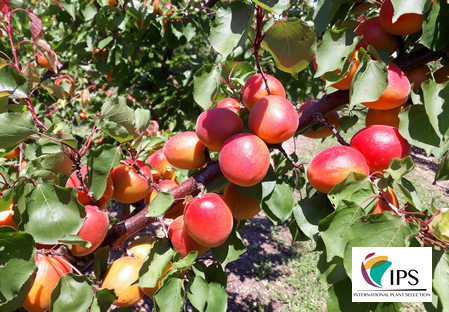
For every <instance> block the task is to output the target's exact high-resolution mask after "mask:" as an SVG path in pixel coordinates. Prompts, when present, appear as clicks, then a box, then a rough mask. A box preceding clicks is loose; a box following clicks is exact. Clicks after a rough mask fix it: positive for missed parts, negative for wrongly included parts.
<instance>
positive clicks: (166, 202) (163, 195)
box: [145, 192, 175, 217]
mask: <svg viewBox="0 0 449 312" xmlns="http://www.w3.org/2000/svg"><path fill="white" fill-rule="evenodd" d="M174 199H175V198H174V197H173V195H172V194H170V193H167V192H160V193H158V194H157V195H156V197H155V198H153V200H152V201H151V202H150V205H149V206H148V209H147V213H146V215H145V216H146V217H158V216H161V215H163V214H164V213H165V212H166V211H167V210H168V209H170V207H171V205H172V204H173V202H174V201H175V200H174Z"/></svg>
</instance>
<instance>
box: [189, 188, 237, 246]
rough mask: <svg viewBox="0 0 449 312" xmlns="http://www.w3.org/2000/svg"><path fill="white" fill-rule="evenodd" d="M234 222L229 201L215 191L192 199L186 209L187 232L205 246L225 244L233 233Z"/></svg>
mask: <svg viewBox="0 0 449 312" xmlns="http://www.w3.org/2000/svg"><path fill="white" fill-rule="evenodd" d="M233 222H234V221H233V217H232V213H231V209H230V208H229V205H228V203H227V202H226V201H225V200H224V199H223V197H222V196H220V195H218V194H215V193H208V194H204V195H203V196H202V197H201V198H198V197H197V198H194V199H192V200H190V201H189V202H188V203H187V205H186V208H185V210H184V224H185V229H186V230H187V233H189V234H190V236H191V237H192V238H193V239H194V240H195V241H196V242H197V243H198V244H200V245H203V246H205V247H217V246H220V245H221V244H223V243H224V242H225V241H226V239H227V238H228V237H229V235H230V234H231V231H232V227H233Z"/></svg>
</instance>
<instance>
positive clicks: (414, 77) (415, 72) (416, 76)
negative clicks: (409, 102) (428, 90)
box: [404, 64, 430, 92]
mask: <svg viewBox="0 0 449 312" xmlns="http://www.w3.org/2000/svg"><path fill="white" fill-rule="evenodd" d="M428 72H430V69H429V67H428V66H427V65H425V64H424V65H421V66H418V67H417V68H415V69H412V70H410V71H406V72H404V74H405V76H407V78H408V80H409V81H410V84H412V83H413V84H414V85H413V91H415V92H418V90H419V88H420V87H421V84H422V83H423V82H424V81H426V80H427V79H428V78H427V75H426V74H427V73H428Z"/></svg>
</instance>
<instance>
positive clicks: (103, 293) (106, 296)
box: [90, 288, 118, 312]
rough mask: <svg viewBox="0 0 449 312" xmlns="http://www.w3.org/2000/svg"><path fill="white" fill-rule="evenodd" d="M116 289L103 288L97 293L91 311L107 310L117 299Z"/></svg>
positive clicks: (105, 311)
mask: <svg viewBox="0 0 449 312" xmlns="http://www.w3.org/2000/svg"><path fill="white" fill-rule="evenodd" d="M117 299H118V297H117V296H116V295H115V290H114V289H107V288H103V289H101V290H99V291H97V292H96V293H95V297H94V301H93V302H92V306H91V308H90V311H91V312H107V311H108V310H109V307H110V306H111V305H112V303H113V302H114V301H115V300H117Z"/></svg>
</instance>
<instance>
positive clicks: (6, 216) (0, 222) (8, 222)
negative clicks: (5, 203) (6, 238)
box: [0, 209, 17, 230]
mask: <svg viewBox="0 0 449 312" xmlns="http://www.w3.org/2000/svg"><path fill="white" fill-rule="evenodd" d="M13 215H14V211H13V210H12V209H8V210H4V211H0V226H12V227H13V228H15V229H16V230H17V225H16V224H15V223H14V221H13V220H12V216H13Z"/></svg>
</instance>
